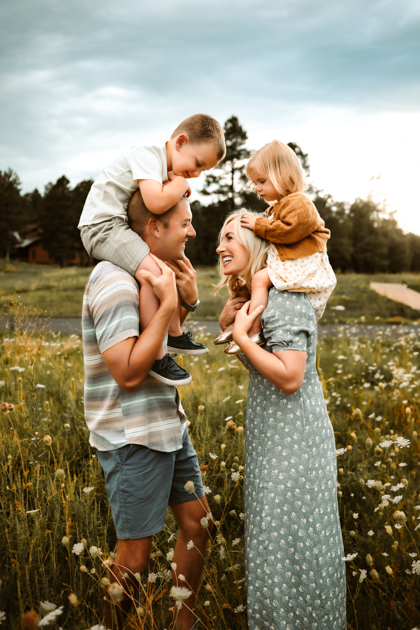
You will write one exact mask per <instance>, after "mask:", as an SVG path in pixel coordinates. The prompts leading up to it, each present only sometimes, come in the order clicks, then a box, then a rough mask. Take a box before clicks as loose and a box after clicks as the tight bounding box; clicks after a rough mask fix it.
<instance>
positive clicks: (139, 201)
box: [127, 190, 179, 236]
mask: <svg viewBox="0 0 420 630" xmlns="http://www.w3.org/2000/svg"><path fill="white" fill-rule="evenodd" d="M178 203H179V202H178ZM178 203H176V204H175V205H174V206H173V207H172V208H170V209H169V210H167V211H166V212H164V213H163V214H153V212H150V210H148V209H147V208H146V204H145V203H144V201H143V197H142V196H141V192H140V190H136V192H135V193H134V194H133V196H132V197H131V199H130V201H129V202H128V206H127V215H128V223H129V225H130V227H131V229H132V230H133V232H136V234H139V235H140V236H142V234H143V232H144V230H145V229H146V227H147V224H148V223H149V219H156V221H160V222H161V223H162V225H163V227H164V228H165V229H166V230H167V229H168V227H169V224H170V220H171V216H172V215H173V214H174V212H175V211H176V207H177V205H178Z"/></svg>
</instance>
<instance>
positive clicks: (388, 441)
mask: <svg viewBox="0 0 420 630" xmlns="http://www.w3.org/2000/svg"><path fill="white" fill-rule="evenodd" d="M392 444H393V442H392V440H385V441H384V442H381V443H380V444H379V446H381V447H382V448H389V447H390V446H392Z"/></svg>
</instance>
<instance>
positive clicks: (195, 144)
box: [78, 114, 226, 385]
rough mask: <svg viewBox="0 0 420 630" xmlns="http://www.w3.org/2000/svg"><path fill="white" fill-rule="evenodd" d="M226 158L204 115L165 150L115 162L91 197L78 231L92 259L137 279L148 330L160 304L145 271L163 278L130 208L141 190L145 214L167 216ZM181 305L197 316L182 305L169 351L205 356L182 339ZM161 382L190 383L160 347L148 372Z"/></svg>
mask: <svg viewBox="0 0 420 630" xmlns="http://www.w3.org/2000/svg"><path fill="white" fill-rule="evenodd" d="M225 153H226V146H225V139H224V135H223V129H222V127H221V126H220V124H219V123H218V122H217V120H215V119H214V118H212V117H211V116H207V115H206V114H195V115H194V116H190V117H189V118H186V119H185V120H184V121H183V122H182V123H181V124H180V125H178V127H177V128H176V129H175V131H174V132H173V134H172V136H171V138H170V140H168V141H167V142H166V143H165V146H163V147H155V146H132V147H130V148H129V149H127V150H126V151H125V152H124V153H123V154H122V155H120V156H119V157H118V158H117V159H115V160H114V162H112V163H111V164H110V165H109V166H108V167H106V168H105V170H104V171H102V173H101V174H100V175H99V177H98V178H97V179H96V180H95V182H94V183H93V185H92V188H91V189H90V192H89V194H88V196H87V199H86V202H85V206H84V208H83V212H82V216H81V217H80V222H79V225H78V227H79V228H80V230H81V238H82V241H83V245H84V246H85V248H86V251H87V252H88V253H89V255H91V256H93V257H94V258H97V259H98V260H108V261H110V262H112V263H114V264H116V265H118V266H119V267H122V269H125V270H126V271H128V272H129V273H130V274H131V275H133V276H134V277H135V278H136V280H138V281H139V283H140V285H141V292H142V299H141V300H140V321H141V322H142V327H143V328H146V326H147V325H148V323H149V322H150V321H151V319H152V318H153V316H154V314H155V313H156V311H157V310H158V307H159V303H158V300H157V298H156V296H155V294H154V292H153V289H152V287H151V285H150V284H149V283H148V282H146V281H145V280H144V279H143V277H142V271H144V270H146V271H150V272H151V273H153V274H154V275H155V276H159V275H160V273H161V272H160V269H159V267H158V265H157V264H156V262H155V261H154V260H153V258H152V256H151V255H150V254H149V247H148V246H147V245H146V243H145V242H144V241H143V240H142V239H141V237H140V236H138V235H137V234H136V233H135V232H133V231H132V230H131V229H130V227H129V225H128V218H127V211H126V209H127V204H128V202H129V200H130V198H131V196H132V194H133V193H134V192H135V191H136V190H137V189H138V188H140V192H141V195H142V197H143V200H144V203H145V205H146V207H147V209H148V210H149V211H150V212H152V213H153V214H157V215H160V214H164V213H165V212H167V211H168V210H170V209H171V208H172V207H173V206H175V204H177V203H178V201H179V200H180V199H181V198H182V197H183V196H184V195H185V196H187V197H189V196H190V194H191V189H190V186H189V184H188V181H187V179H189V178H192V177H198V176H199V175H200V174H201V173H202V171H206V170H209V169H211V168H213V167H214V166H216V164H217V163H218V162H219V161H220V160H222V159H223V158H224V156H225ZM181 304H182V306H183V307H184V308H186V309H187V310H189V311H194V310H195V308H196V306H197V302H196V303H195V304H185V303H182V302H181V303H180V305H179V309H178V313H177V315H176V316H175V317H174V319H173V320H172V322H171V324H170V326H169V335H168V350H172V351H175V352H181V353H184V354H205V353H207V352H208V349H207V348H206V347H205V346H204V345H203V344H200V343H196V342H194V341H193V339H192V338H191V333H189V334H185V333H184V334H183V333H182V331H181V324H180V308H181ZM150 374H152V375H153V376H154V377H155V378H157V379H158V380H160V381H162V382H164V383H166V384H169V385H184V384H186V383H189V382H190V381H191V376H190V375H189V374H188V372H187V371H186V370H184V369H183V368H181V367H179V366H178V365H177V363H176V362H175V361H174V360H173V359H172V357H171V355H169V354H167V353H166V352H165V350H164V348H163V346H162V348H161V349H160V351H159V353H158V355H157V357H156V361H155V362H154V363H153V365H152V368H151V370H150Z"/></svg>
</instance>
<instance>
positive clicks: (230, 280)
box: [214, 208, 273, 295]
mask: <svg viewBox="0 0 420 630" xmlns="http://www.w3.org/2000/svg"><path fill="white" fill-rule="evenodd" d="M246 215H252V216H256V217H259V216H261V214H259V213H258V212H251V210H246V209H245V208H241V209H240V210H234V211H233V212H231V213H230V214H228V216H227V217H226V219H225V222H224V223H223V227H222V229H221V230H220V234H219V243H220V241H221V240H222V236H223V232H224V230H225V228H226V226H227V225H228V223H232V224H233V225H232V228H233V230H232V231H233V233H234V234H235V237H236V238H237V240H238V241H239V242H240V243H241V245H243V246H244V247H245V249H246V250H247V252H248V254H249V262H248V264H247V266H246V267H245V269H244V270H243V272H242V273H241V275H240V276H227V275H225V273H224V272H223V265H222V263H221V261H220V260H219V263H218V269H219V273H220V282H219V284H217V285H216V287H215V289H214V292H215V293H217V291H219V290H220V289H221V288H222V287H225V286H227V287H228V289H229V292H230V294H231V295H235V294H236V293H237V292H238V290H239V289H240V288H241V287H243V286H247V287H248V288H250V287H251V282H252V278H253V277H254V275H255V274H256V273H257V271H260V269H264V267H266V266H267V255H268V252H269V251H270V248H271V247H273V246H272V245H271V243H270V242H269V241H265V240H264V239H262V238H260V237H259V236H256V235H255V234H254V232H253V231H252V230H249V229H248V228H244V227H242V226H241V217H244V216H246Z"/></svg>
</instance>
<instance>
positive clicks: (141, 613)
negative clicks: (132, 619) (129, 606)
mask: <svg viewBox="0 0 420 630" xmlns="http://www.w3.org/2000/svg"><path fill="white" fill-rule="evenodd" d="M136 613H137V614H138V616H139V617H144V608H143V607H142V606H139V607H138V608H136Z"/></svg>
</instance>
